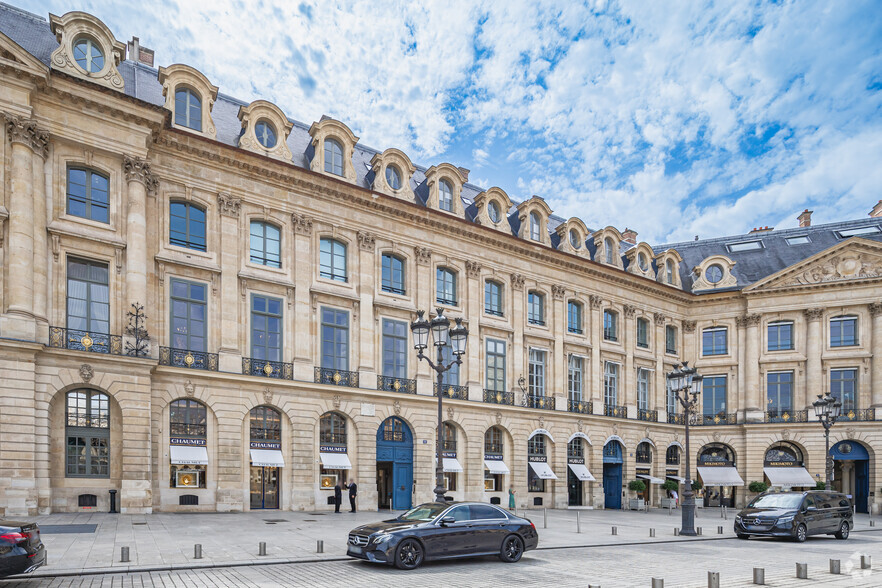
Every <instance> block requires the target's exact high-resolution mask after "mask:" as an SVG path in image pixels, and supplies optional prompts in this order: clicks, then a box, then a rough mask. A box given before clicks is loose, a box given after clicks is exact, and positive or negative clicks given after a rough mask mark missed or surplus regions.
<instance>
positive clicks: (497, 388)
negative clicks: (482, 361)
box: [486, 339, 505, 392]
mask: <svg viewBox="0 0 882 588" xmlns="http://www.w3.org/2000/svg"><path fill="white" fill-rule="evenodd" d="M486 355H487V389H488V390H493V391H494V392H504V391H505V341H499V340H497V339H487V354H486Z"/></svg>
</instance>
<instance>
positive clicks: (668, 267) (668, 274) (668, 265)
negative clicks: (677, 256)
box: [665, 259, 674, 284]
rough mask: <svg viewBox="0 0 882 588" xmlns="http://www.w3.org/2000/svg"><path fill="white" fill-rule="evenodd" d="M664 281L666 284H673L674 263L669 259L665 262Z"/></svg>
mask: <svg viewBox="0 0 882 588" xmlns="http://www.w3.org/2000/svg"><path fill="white" fill-rule="evenodd" d="M665 281H666V282H667V283H668V284H673V283H674V262H673V261H671V260H670V259H668V260H667V261H665Z"/></svg>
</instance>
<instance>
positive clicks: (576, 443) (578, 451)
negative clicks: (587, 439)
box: [567, 437, 585, 459]
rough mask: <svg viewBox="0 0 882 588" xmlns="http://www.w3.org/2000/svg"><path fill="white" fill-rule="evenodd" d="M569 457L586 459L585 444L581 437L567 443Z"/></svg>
mask: <svg viewBox="0 0 882 588" xmlns="http://www.w3.org/2000/svg"><path fill="white" fill-rule="evenodd" d="M567 458H569V459H585V445H584V444H583V443H582V439H581V437H576V438H575V439H573V440H572V441H570V442H569V443H567Z"/></svg>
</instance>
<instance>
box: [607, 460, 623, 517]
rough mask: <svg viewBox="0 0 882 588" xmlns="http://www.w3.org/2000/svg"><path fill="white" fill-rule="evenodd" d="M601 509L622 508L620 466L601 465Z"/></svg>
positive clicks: (613, 464)
mask: <svg viewBox="0 0 882 588" xmlns="http://www.w3.org/2000/svg"><path fill="white" fill-rule="evenodd" d="M603 507H604V508H616V509H620V508H622V464H620V463H605V464H603Z"/></svg>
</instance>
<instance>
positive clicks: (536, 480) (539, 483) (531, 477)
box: [527, 435, 547, 492]
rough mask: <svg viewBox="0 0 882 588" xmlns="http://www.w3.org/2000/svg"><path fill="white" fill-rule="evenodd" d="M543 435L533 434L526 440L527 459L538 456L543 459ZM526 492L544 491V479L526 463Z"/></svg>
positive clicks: (531, 459) (544, 455)
mask: <svg viewBox="0 0 882 588" xmlns="http://www.w3.org/2000/svg"><path fill="white" fill-rule="evenodd" d="M545 451H546V448H545V435H535V436H533V438H532V439H530V440H528V441H527V459H528V460H529V461H533V460H535V459H536V458H538V459H539V460H541V461H545V460H546V459H547V457H546V453H545ZM527 492H545V480H544V479H542V478H540V477H539V475H538V474H537V473H536V472H535V471H534V470H533V468H532V467H531V466H530V464H529V463H528V464H527Z"/></svg>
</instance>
